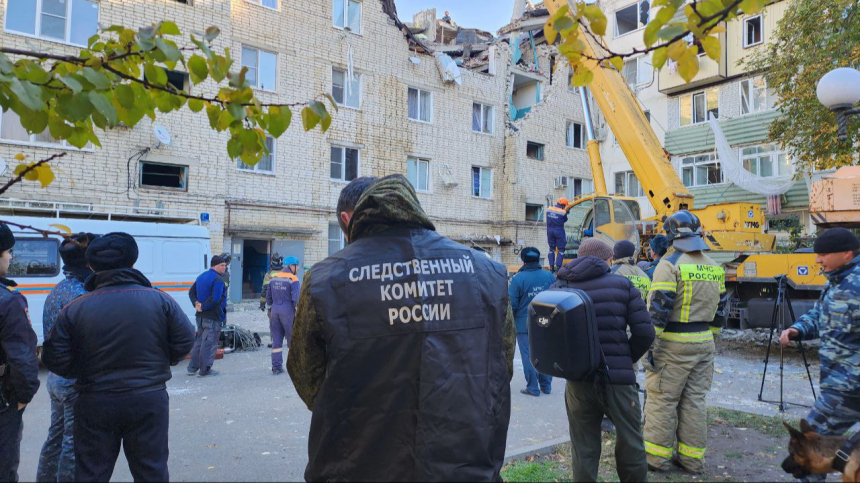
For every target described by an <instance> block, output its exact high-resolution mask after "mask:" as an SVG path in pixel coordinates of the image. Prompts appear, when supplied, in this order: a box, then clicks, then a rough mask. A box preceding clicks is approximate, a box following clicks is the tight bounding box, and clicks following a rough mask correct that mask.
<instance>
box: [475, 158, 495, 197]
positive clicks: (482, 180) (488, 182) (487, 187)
mask: <svg viewBox="0 0 860 483" xmlns="http://www.w3.org/2000/svg"><path fill="white" fill-rule="evenodd" d="M492 191H493V170H492V169H489V168H481V167H479V166H472V196H474V197H476V198H484V199H490V198H491V197H492V195H493V193H492Z"/></svg>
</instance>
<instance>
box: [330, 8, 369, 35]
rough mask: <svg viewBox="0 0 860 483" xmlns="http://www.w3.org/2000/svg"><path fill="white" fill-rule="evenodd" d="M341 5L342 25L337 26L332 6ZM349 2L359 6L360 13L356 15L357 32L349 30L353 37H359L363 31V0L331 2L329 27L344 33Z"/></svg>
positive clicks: (347, 20) (347, 22)
mask: <svg viewBox="0 0 860 483" xmlns="http://www.w3.org/2000/svg"><path fill="white" fill-rule="evenodd" d="M339 2H340V3H343V25H338V24H337V21H336V20H337V19H335V17H334V4H335V3H339ZM350 2H353V3H357V4H359V5H361V7H360V8H361V12H360V13H359V15H358V32H356V31H355V30H352V29H349V32H350V33H353V34H355V35H361V33H362V31H364V1H363V0H332V10H331V25H332V27H334V28H336V29H338V30H344V31H346V27H347V25H348V24H349V4H350Z"/></svg>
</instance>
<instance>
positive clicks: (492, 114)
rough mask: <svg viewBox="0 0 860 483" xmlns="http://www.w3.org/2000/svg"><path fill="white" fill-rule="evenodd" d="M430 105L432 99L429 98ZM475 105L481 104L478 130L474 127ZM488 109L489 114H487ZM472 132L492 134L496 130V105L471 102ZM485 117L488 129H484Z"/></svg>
mask: <svg viewBox="0 0 860 483" xmlns="http://www.w3.org/2000/svg"><path fill="white" fill-rule="evenodd" d="M431 105H432V99H431ZM475 106H481V118H480V120H479V121H478V124H479V125H480V126H481V127H480V129H479V130H476V129H475ZM487 111H489V115H488V114H487ZM471 117H472V132H473V133H477V134H486V135H488V136H492V135H493V134H494V133H495V132H496V107H495V106H490V105H488V104H483V103H480V102H477V101H473V102H472V116H471ZM487 119H489V121H490V123H489V124H490V130H489V131H484V127H485V126H486V125H487Z"/></svg>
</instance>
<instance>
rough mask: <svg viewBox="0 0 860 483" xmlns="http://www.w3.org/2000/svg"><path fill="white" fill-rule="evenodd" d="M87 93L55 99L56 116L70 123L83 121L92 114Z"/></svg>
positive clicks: (65, 95) (91, 106)
mask: <svg viewBox="0 0 860 483" xmlns="http://www.w3.org/2000/svg"><path fill="white" fill-rule="evenodd" d="M93 109H94V107H93V105H92V103H91V102H90V98H89V95H88V93H86V92H81V93H80V94H61V95H60V96H58V97H57V107H56V111H57V114H59V115H60V116H62V117H63V118H64V119H65V120H67V121H71V122H78V121H83V120H84V119H86V118H88V117H89V116H90V114H91V113H92V112H93Z"/></svg>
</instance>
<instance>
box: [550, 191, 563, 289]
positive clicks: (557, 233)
mask: <svg viewBox="0 0 860 483" xmlns="http://www.w3.org/2000/svg"><path fill="white" fill-rule="evenodd" d="M565 208H567V198H559V199H558V202H557V203H556V205H555V206H550V207H549V209H548V210H547V212H546V238H547V243H549V255H547V261H549V269H550V271H551V272H553V273H555V272H556V271H558V269H560V268H561V266H562V265H564V249H565V247H566V246H567V234H566V233H565V232H564V224H565V223H566V222H567V210H566V209H565Z"/></svg>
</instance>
